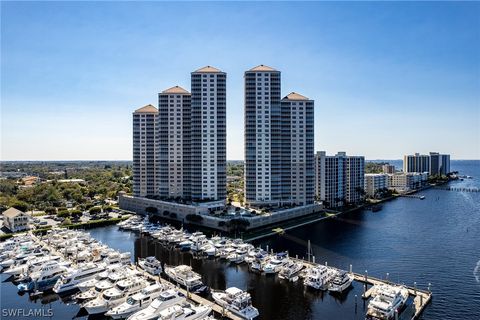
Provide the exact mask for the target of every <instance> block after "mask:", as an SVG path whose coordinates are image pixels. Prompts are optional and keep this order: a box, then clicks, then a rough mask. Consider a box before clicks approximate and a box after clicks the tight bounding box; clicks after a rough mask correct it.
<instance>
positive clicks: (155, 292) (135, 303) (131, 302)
mask: <svg viewBox="0 0 480 320" xmlns="http://www.w3.org/2000/svg"><path fill="white" fill-rule="evenodd" d="M165 288H166V287H165V286H163V285H161V284H158V283H155V284H152V285H150V286H148V287H146V288H145V289H142V291H140V292H139V293H136V294H134V295H133V296H131V297H130V298H128V299H127V301H125V302H124V303H122V304H121V305H119V306H117V307H115V308H113V309H110V310H109V311H108V312H107V313H105V315H106V316H108V317H111V318H113V319H124V318H127V317H128V316H130V315H131V314H133V313H135V312H137V311H139V310H142V309H145V308H146V307H148V306H149V305H150V303H151V302H152V301H153V300H154V299H156V298H157V297H158V296H159V295H160V294H161V293H162V292H163V291H164V289H165Z"/></svg>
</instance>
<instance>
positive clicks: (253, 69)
mask: <svg viewBox="0 0 480 320" xmlns="http://www.w3.org/2000/svg"><path fill="white" fill-rule="evenodd" d="M248 71H278V70H276V69H274V68H272V67H269V66H266V65H264V64H261V65H259V66H256V67H255V68H252V69H250V70H248Z"/></svg>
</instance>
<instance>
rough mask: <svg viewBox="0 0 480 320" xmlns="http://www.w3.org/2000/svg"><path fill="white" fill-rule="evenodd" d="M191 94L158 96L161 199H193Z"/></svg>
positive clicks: (170, 92)
mask: <svg viewBox="0 0 480 320" xmlns="http://www.w3.org/2000/svg"><path fill="white" fill-rule="evenodd" d="M190 99H191V95H190V92H188V91H187V90H185V89H183V88H181V87H179V86H176V87H172V88H170V89H167V90H165V91H162V92H161V93H159V94H158V127H157V133H158V136H157V137H158V143H157V145H158V165H159V166H158V171H159V173H158V178H159V181H158V186H159V190H158V195H159V196H160V197H161V198H184V199H189V198H191V176H190V175H191V174H190V157H191V153H190V139H191V137H190V130H191V129H190V125H191V124H190V122H191V121H190V119H191V116H190V113H191V108H190Z"/></svg>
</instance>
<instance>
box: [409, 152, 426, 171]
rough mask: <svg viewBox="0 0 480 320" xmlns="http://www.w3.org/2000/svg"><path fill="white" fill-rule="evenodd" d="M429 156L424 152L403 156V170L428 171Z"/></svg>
mask: <svg viewBox="0 0 480 320" xmlns="http://www.w3.org/2000/svg"><path fill="white" fill-rule="evenodd" d="M429 171H430V157H429V156H428V155H425V154H419V153H415V154H414V155H405V156H403V172H405V173H407V172H429Z"/></svg>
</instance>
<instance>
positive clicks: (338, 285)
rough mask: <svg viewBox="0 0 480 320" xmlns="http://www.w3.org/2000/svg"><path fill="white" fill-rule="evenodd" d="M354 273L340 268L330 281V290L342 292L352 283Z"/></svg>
mask: <svg viewBox="0 0 480 320" xmlns="http://www.w3.org/2000/svg"><path fill="white" fill-rule="evenodd" d="M353 280H354V278H353V275H352V274H350V273H348V272H347V271H344V270H339V271H338V272H337V274H336V275H335V277H334V278H333V279H332V281H331V282H330V285H329V286H328V290H329V291H330V292H338V293H342V292H343V291H345V290H346V289H347V288H349V287H350V286H351V285H352V282H353Z"/></svg>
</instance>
